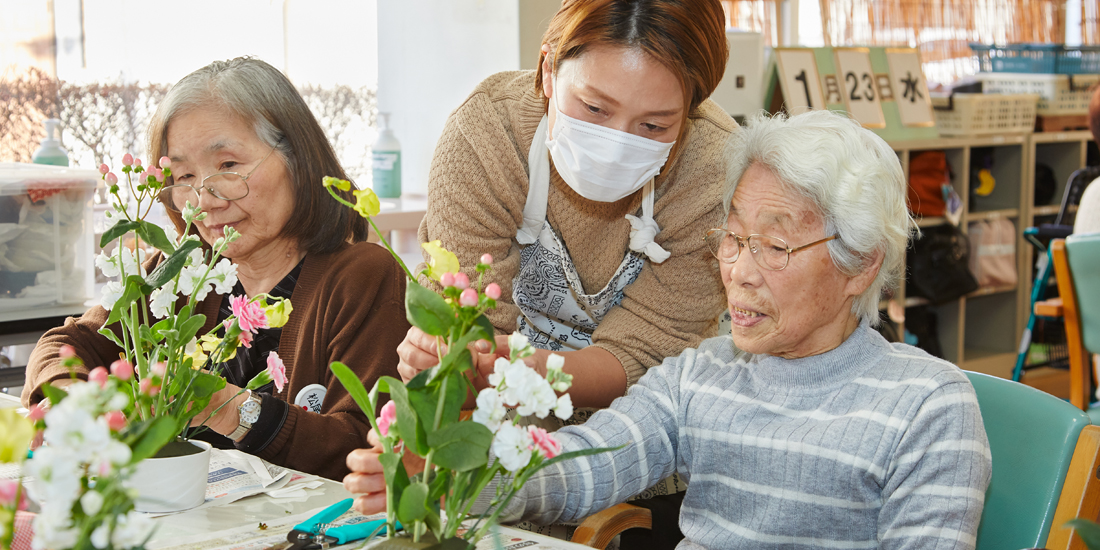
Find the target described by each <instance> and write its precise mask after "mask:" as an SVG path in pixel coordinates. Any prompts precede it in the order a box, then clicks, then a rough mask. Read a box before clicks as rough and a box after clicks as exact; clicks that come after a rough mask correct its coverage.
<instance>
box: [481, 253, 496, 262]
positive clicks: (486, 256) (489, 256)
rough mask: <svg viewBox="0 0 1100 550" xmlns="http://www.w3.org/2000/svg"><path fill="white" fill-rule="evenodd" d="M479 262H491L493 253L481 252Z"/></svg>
mask: <svg viewBox="0 0 1100 550" xmlns="http://www.w3.org/2000/svg"><path fill="white" fill-rule="evenodd" d="M481 263H483V264H491V263H493V255H492V254H482V255H481Z"/></svg>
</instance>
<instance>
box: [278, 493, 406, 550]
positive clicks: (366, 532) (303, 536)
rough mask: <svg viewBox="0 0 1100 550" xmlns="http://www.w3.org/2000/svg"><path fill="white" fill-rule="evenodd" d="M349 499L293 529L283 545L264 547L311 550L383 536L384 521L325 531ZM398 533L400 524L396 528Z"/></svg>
mask: <svg viewBox="0 0 1100 550" xmlns="http://www.w3.org/2000/svg"><path fill="white" fill-rule="evenodd" d="M352 501H353V499H350V498H346V499H344V500H341V501H340V502H337V503H336V504H333V505H332V506H329V507H328V508H325V509H324V510H321V511H320V512H318V513H317V515H315V516H313V517H311V518H309V519H307V520H306V521H303V522H302V523H299V524H298V525H295V526H294V529H291V531H290V532H289V533H287V535H286V542H282V543H279V544H276V545H275V546H271V547H268V548H267V550H313V549H317V548H329V547H330V546H338V545H341V544H347V543H349V542H353V541H357V540H359V539H365V538H367V537H370V536H373V535H375V534H384V533H385V532H386V520H385V519H377V520H374V521H365V522H363V523H355V524H351V525H341V526H339V527H329V524H331V523H332V522H333V521H334V520H336V518H338V517H340V516H342V515H344V512H347V511H348V510H350V509H351V503H352ZM397 528H398V529H401V524H400V523H398V524H397Z"/></svg>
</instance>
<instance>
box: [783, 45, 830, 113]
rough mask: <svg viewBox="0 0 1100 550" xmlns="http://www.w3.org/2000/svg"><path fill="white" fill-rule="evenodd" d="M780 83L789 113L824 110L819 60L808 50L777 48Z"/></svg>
mask: <svg viewBox="0 0 1100 550" xmlns="http://www.w3.org/2000/svg"><path fill="white" fill-rule="evenodd" d="M775 52H776V60H777V64H778V66H779V83H780V87H781V88H782V90H783V102H784V103H786V105H787V112H789V113H792V114H794V113H801V112H803V111H806V110H809V109H824V108H825V98H824V96H823V95H822V94H821V80H820V79H819V78H818V76H817V59H816V58H815V57H814V51H813V50H811V49H808V48H777V49H776V50H775Z"/></svg>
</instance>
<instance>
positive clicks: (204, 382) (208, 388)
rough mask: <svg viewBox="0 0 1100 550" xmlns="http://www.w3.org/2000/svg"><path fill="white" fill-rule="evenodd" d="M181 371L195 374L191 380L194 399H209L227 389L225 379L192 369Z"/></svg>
mask: <svg viewBox="0 0 1100 550" xmlns="http://www.w3.org/2000/svg"><path fill="white" fill-rule="evenodd" d="M181 370H183V371H184V372H191V373H194V379H193V380H191V392H192V394H193V395H194V397H197V398H203V397H206V398H209V397H211V396H213V395H214V394H215V393H217V392H218V390H220V389H222V388H224V387H225V378H222V377H221V376H217V375H215V374H210V373H209V372H202V371H197V370H191V369H181Z"/></svg>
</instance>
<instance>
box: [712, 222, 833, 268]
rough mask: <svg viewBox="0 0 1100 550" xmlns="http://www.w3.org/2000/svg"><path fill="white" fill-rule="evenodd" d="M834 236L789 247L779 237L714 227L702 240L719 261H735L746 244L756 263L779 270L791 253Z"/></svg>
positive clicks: (728, 262)
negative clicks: (746, 235)
mask: <svg viewBox="0 0 1100 550" xmlns="http://www.w3.org/2000/svg"><path fill="white" fill-rule="evenodd" d="M835 238H837V235H833V236H832V237H825V238H824V239H821V240H820V241H814V242H812V243H810V244H807V245H803V246H799V247H796V248H791V247H789V246H787V241H784V240H783V239H780V238H779V237H769V236H768V235H758V234H755V233H754V234H752V235H749V236H748V237H742V236H741V235H738V234H736V233H734V232H732V231H729V230H727V229H718V228H715V229H710V230H708V231H707V236H706V237H705V238H704V240H706V242H707V248H709V249H710V253H711V254H714V257H715V258H718V261H720V262H724V263H727V264H732V263H733V262H736V261H737V257H738V256H740V255H741V248H742V247H745V246H748V247H749V251H750V252H752V256H753V258H754V259H755V260H756V263H757V265H759V266H760V267H763V268H764V269H769V270H771V271H780V270H782V269H783V268H785V267H787V263H789V262H790V260H791V254H794V253H795V252H798V251H799V250H806V249H807V248H810V247H811V246H817V245H819V244H821V243H824V242H829V241H831V240H833V239H835Z"/></svg>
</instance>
